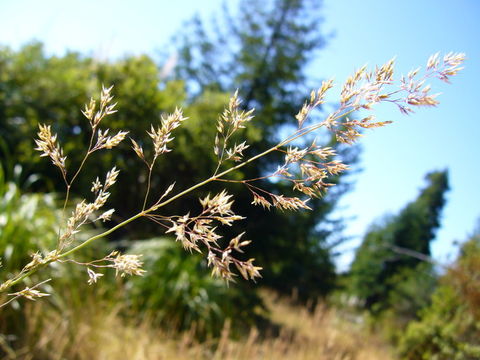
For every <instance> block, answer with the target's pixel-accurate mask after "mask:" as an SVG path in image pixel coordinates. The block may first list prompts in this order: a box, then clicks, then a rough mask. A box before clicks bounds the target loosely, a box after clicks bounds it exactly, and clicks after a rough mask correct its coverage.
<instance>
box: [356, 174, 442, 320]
mask: <svg viewBox="0 0 480 360" xmlns="http://www.w3.org/2000/svg"><path fill="white" fill-rule="evenodd" d="M426 179H427V181H428V185H427V186H426V187H425V188H424V189H423V190H422V191H421V192H420V195H419V196H418V197H417V199H416V200H415V201H413V202H411V203H410V204H408V205H407V206H406V207H405V208H404V209H403V210H402V211H401V212H400V213H399V214H398V215H396V216H392V217H390V218H388V219H387V220H386V221H385V223H384V224H382V225H377V226H373V227H372V228H371V229H370V231H368V233H367V234H366V235H365V237H364V239H363V242H362V244H361V246H360V247H359V248H358V250H357V253H356V255H355V259H354V261H353V263H352V266H351V270H350V286H351V289H352V292H353V294H355V295H356V296H357V297H358V298H359V299H360V300H362V301H363V302H364V305H365V307H366V308H367V309H370V310H373V311H374V312H376V311H380V310H385V309H386V308H388V307H391V306H392V305H393V303H394V302H395V300H393V299H392V297H395V295H396V297H397V299H398V296H399V294H402V292H403V293H404V294H406V293H408V291H406V290H405V289H404V288H405V286H403V285H405V284H407V283H408V281H410V282H412V279H416V280H418V282H415V284H417V286H418V287H417V289H416V291H417V295H419V294H420V293H421V292H422V291H423V290H425V286H424V285H419V284H421V283H422V282H421V281H420V279H422V276H427V277H429V276H430V277H431V275H432V272H431V266H430V267H429V266H427V265H426V264H424V262H423V261H422V260H421V258H422V257H423V256H422V255H424V256H425V257H428V256H429V255H430V243H431V241H432V240H433V239H434V237H435V231H436V230H437V229H438V227H439V226H440V215H441V211H442V209H443V206H444V205H445V192H446V191H447V190H448V173H447V171H437V172H432V173H430V174H428V175H427V177H426ZM412 254H413V255H414V256H412ZM422 287H423V289H421V288H422ZM427 295H428V294H427ZM417 300H418V299H417Z"/></svg>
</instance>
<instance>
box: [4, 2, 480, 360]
mask: <svg viewBox="0 0 480 360" xmlns="http://www.w3.org/2000/svg"><path fill="white" fill-rule="evenodd" d="M240 6H242V7H244V8H248V9H250V11H249V12H242V11H240V12H238V14H239V15H237V16H235V17H234V16H232V15H231V14H230V13H229V12H228V9H227V10H225V12H224V13H223V17H222V18H221V19H218V21H217V22H216V23H213V24H206V23H204V22H202V20H200V19H199V18H194V19H192V21H191V22H190V23H189V25H188V26H186V27H185V28H184V29H183V30H182V32H181V33H180V35H178V37H177V38H176V39H175V41H174V44H175V46H176V47H177V50H178V54H179V59H178V64H177V66H176V68H175V71H174V72H173V73H170V74H167V75H165V73H164V71H163V70H164V68H163V64H161V63H160V64H159V63H156V62H155V61H154V60H153V59H152V58H150V57H148V56H146V55H144V56H131V57H125V58H123V59H120V60H116V61H110V62H100V61H97V60H96V59H94V58H92V57H89V56H85V55H83V54H78V53H67V54H66V55H64V56H60V57H59V56H50V55H47V54H45V52H44V50H43V47H42V44H40V43H32V44H28V45H25V46H24V47H22V48H21V49H19V50H18V51H14V50H12V49H10V48H8V47H1V48H0V137H1V144H0V145H1V147H0V151H1V154H2V156H1V159H2V160H1V172H0V254H1V262H2V267H1V268H0V278H2V279H4V278H7V277H8V276H9V274H10V273H11V272H12V271H14V270H15V269H18V268H20V267H21V266H22V265H24V264H25V263H27V262H28V261H29V258H30V255H31V254H32V253H34V252H36V251H37V250H42V249H51V248H52V247H54V246H55V245H52V244H55V239H56V233H57V224H58V222H59V218H60V217H61V211H60V210H59V209H60V208H61V206H62V204H60V203H59V202H58V200H57V199H58V198H59V195H58V194H57V192H59V191H60V189H63V188H64V183H63V179H62V177H61V174H60V173H59V172H58V169H55V168H53V167H51V166H50V164H49V163H48V161H41V159H40V158H39V157H38V156H37V154H35V153H34V145H33V141H32V139H33V138H34V137H35V134H36V132H37V129H38V123H39V122H45V123H49V124H52V128H53V130H54V132H56V133H58V135H59V137H60V138H62V139H68V141H67V142H65V143H64V144H65V146H64V150H65V153H67V154H68V158H69V161H70V162H71V163H72V164H73V165H74V166H75V165H77V166H78V165H79V164H80V162H81V160H82V158H83V154H82V153H81V152H80V151H78V150H77V149H85V148H87V147H88V141H89V136H88V131H87V130H88V129H87V127H88V124H87V122H86V121H85V120H84V118H83V116H82V114H81V112H80V109H81V108H83V104H84V103H85V101H86V99H88V98H90V97H91V96H92V95H94V94H95V93H96V91H97V89H98V88H100V87H101V84H115V97H116V99H117V100H118V105H117V108H118V109H119V112H118V113H117V114H115V116H114V117H112V118H111V120H110V123H109V127H110V128H111V129H112V130H116V129H124V128H128V129H129V130H130V131H131V134H130V135H132V137H134V138H142V137H144V135H143V134H144V131H145V129H148V127H149V124H150V123H151V121H152V119H156V118H158V116H159V114H160V113H164V112H171V111H173V110H174V109H175V107H176V106H182V107H183V109H184V113H185V114H186V116H188V117H190V120H189V121H188V122H186V123H185V126H184V127H183V128H181V129H179V130H180V131H179V132H178V133H177V134H176V136H175V146H174V149H175V151H174V152H172V153H170V154H169V156H168V157H165V158H163V159H162V162H160V163H159V166H158V167H157V168H156V170H155V176H154V177H153V178H152V188H153V189H165V188H166V187H168V185H170V183H171V181H172V179H175V180H176V182H177V186H178V187H179V188H186V187H187V186H188V185H191V184H193V183H195V182H198V181H200V180H202V179H204V178H206V177H208V176H209V175H210V174H211V173H212V172H213V171H214V169H215V166H216V159H215V158H214V155H213V153H212V151H211V148H212V146H213V139H214V138H215V131H216V129H215V126H216V120H217V117H218V114H219V113H221V112H222V110H223V107H224V105H225V103H226V102H227V101H228V98H229V96H230V94H231V93H232V92H234V91H235V89H239V93H240V94H241V95H242V97H243V99H244V101H243V103H242V106H244V108H245V109H248V108H251V107H255V109H256V110H255V113H256V122H255V123H254V124H253V126H251V127H249V128H248V129H247V130H246V132H245V134H244V135H245V137H246V139H247V140H248V142H249V143H250V144H252V145H251V147H250V148H249V149H248V151H247V152H249V153H251V154H253V153H258V152H259V151H262V150H265V149H266V148H268V147H269V146H272V144H274V142H275V140H278V138H279V136H280V134H281V133H282V131H285V130H286V129H288V127H289V126H291V125H292V124H293V122H294V121H295V119H294V116H292V115H294V114H295V113H296V112H297V111H298V109H299V108H300V107H301V105H302V104H303V101H304V94H307V93H308V89H309V88H310V86H309V85H310V84H309V80H308V78H307V77H306V74H305V69H306V66H307V65H308V64H309V61H310V60H311V59H312V58H313V57H314V56H315V55H316V54H317V52H318V51H319V50H321V49H322V47H323V46H324V44H325V43H326V37H325V35H324V34H323V32H322V18H321V9H320V8H319V6H318V5H317V2H315V1H308V0H277V1H272V2H258V1H253V0H244V1H241V3H240ZM313 116H317V117H318V116H322V113H321V110H320V111H319V112H318V113H315V114H313ZM321 141H322V142H323V144H325V145H328V146H331V147H333V148H334V149H336V151H337V153H338V154H339V156H340V157H341V158H342V160H343V161H344V162H345V163H347V164H350V165H351V166H352V167H353V168H354V169H355V167H356V161H357V159H358V156H359V153H360V151H361V150H360V149H359V148H358V147H354V148H346V147H345V146H343V145H342V144H340V143H338V142H337V141H336V140H335V139H334V138H332V136H331V135H329V134H328V133H325V134H324V136H323V138H322V139H321ZM141 145H142V146H143V147H144V148H145V149H146V151H148V150H149V149H148V146H149V145H148V144H146V143H145V144H141ZM275 161H278V163H279V162H280V161H281V159H276V160H274V161H273V162H268V163H267V162H262V161H261V162H259V163H258V164H257V165H255V166H252V167H249V168H248V169H247V170H243V169H242V171H243V173H241V174H239V175H238V176H245V177H248V178H256V177H261V176H262V175H263V174H265V173H266V172H267V171H268V170H269V169H272V168H276V166H277V165H278V163H276V162H275ZM20 164H21V166H20ZM113 164H116V165H117V166H118V167H119V168H122V169H128V171H124V172H122V177H121V178H120V180H119V182H118V183H117V185H116V187H115V189H114V190H113V193H112V197H111V204H112V207H114V208H115V209H116V213H115V217H114V218H113V222H112V224H110V225H108V223H107V224H106V225H105V226H114V225H115V224H116V223H118V222H120V221H122V219H124V218H125V217H126V216H127V215H128V214H130V213H131V211H132V209H135V210H137V209H139V207H140V206H141V204H140V203H139V201H138V199H139V194H143V192H144V189H145V183H146V181H147V172H146V171H145V168H144V166H143V164H142V163H141V162H139V161H138V159H136V157H135V154H134V153H133V152H132V151H131V149H130V148H129V147H128V146H127V145H124V146H123V147H120V149H119V151H117V152H116V153H115V155H110V154H105V155H103V156H102V157H100V158H98V157H97V158H96V159H95V160H94V162H93V161H92V163H90V164H89V165H90V166H92V167H94V168H95V171H96V172H98V173H106V172H107V171H108V170H110V168H111V167H112V166H113ZM426 179H427V185H426V186H425V187H424V188H423V189H422V190H421V192H420V194H419V195H418V197H417V198H416V199H414V200H413V201H412V202H410V203H409V204H407V205H406V206H405V207H404V208H403V210H401V211H400V212H399V213H398V214H397V215H390V216H387V217H385V219H384V220H383V221H381V222H377V223H375V224H374V225H372V227H371V229H370V230H369V231H368V233H367V234H365V236H364V239H363V242H362V244H361V246H360V247H359V248H358V250H357V252H356V255H355V259H354V261H353V263H352V266H351V269H350V270H349V271H348V272H347V273H345V274H338V273H337V272H336V271H335V266H334V261H335V253H336V246H337V245H338V244H340V243H341V242H342V241H343V240H344V237H343V236H342V228H343V226H344V221H343V219H339V218H336V217H335V216H334V215H333V213H334V210H335V209H336V207H337V204H338V201H339V199H340V198H341V197H342V195H343V194H345V193H346V192H347V191H349V190H351V188H352V183H351V180H350V179H348V178H346V177H345V175H339V176H337V177H336V178H335V179H334V182H335V183H336V184H337V186H335V187H334V188H333V189H332V190H333V191H330V192H329V193H328V195H327V196H325V197H323V198H320V199H314V200H313V201H312V202H310V203H309V205H310V206H311V207H312V211H310V212H299V213H289V212H279V211H275V210H272V211H270V212H265V211H262V210H261V209H259V208H254V207H252V206H250V203H251V197H250V194H248V193H247V191H246V190H245V189H244V188H243V187H240V186H238V187H235V186H233V187H231V188H230V191H231V192H232V193H233V194H234V197H235V199H236V203H235V206H236V209H237V211H238V213H240V214H241V215H243V216H245V217H246V218H247V219H255V220H254V221H244V222H242V223H241V224H240V225H238V226H233V227H232V229H231V231H232V234H236V233H238V232H242V231H246V232H247V233H248V234H249V238H250V239H252V247H251V248H250V249H249V253H248V255H249V257H255V258H256V262H257V263H258V264H261V266H262V267H263V268H264V271H263V272H262V275H263V279H261V281H259V282H258V284H251V283H247V282H242V281H238V282H237V283H234V284H231V285H230V286H229V287H227V286H226V284H225V283H223V282H222V281H220V280H218V279H214V278H212V277H210V275H209V273H208V269H207V266H206V263H205V261H204V260H202V259H201V258H199V257H196V256H192V255H190V254H185V252H184V251H183V249H181V247H180V246H179V244H177V243H175V242H174V241H173V239H170V238H160V237H159V231H158V228H157V227H156V226H155V225H154V224H152V223H149V222H142V221H140V222H138V223H136V224H132V225H129V226H128V227H126V228H125V229H124V230H122V231H120V232H118V233H116V234H115V236H114V237H113V238H111V239H108V240H107V239H105V240H104V241H103V242H100V243H98V244H97V245H95V247H93V248H90V249H88V250H87V251H86V252H84V253H82V254H80V255H79V257H78V260H79V261H81V259H82V258H83V257H85V258H86V257H88V252H93V253H94V252H96V251H102V252H108V251H109V250H113V249H123V250H126V251H128V252H130V253H132V254H136V253H142V254H144V258H143V260H144V262H145V269H146V270H147V272H148V276H145V277H139V278H131V279H121V280H118V279H115V278H114V277H113V276H111V277H109V276H108V275H106V276H105V279H102V281H103V284H102V286H101V287H92V286H89V285H87V283H86V281H87V279H88V277H87V274H86V273H83V272H82V270H79V269H77V268H76V267H75V266H73V265H72V264H61V265H59V266H55V267H51V268H49V269H48V271H49V272H51V273H52V275H51V276H52V278H54V279H55V280H53V281H52V282H51V283H49V285H48V286H49V290H50V292H51V294H52V296H51V297H50V298H48V299H46V300H43V299H42V301H41V302H38V303H31V304H26V303H24V302H23V301H15V302H12V303H11V305H10V306H8V307H4V308H1V309H0V319H1V321H0V353H1V355H2V356H3V357H5V358H29V359H30V358H38V359H61V358H76V359H83V358H85V359H86V358H89V359H90V358H95V357H98V358H106V359H107V358H112V359H114V358H118V357H119V356H121V357H126V354H129V357H130V358H138V359H143V358H157V356H158V354H162V355H161V356H163V357H165V358H171V357H177V358H212V357H216V358H222V359H223V358H238V359H240V358H246V357H250V358H265V357H267V355H266V354H275V358H280V357H281V356H284V357H285V358H289V359H292V358H299V359H318V358H326V359H328V358H334V357H337V358H358V359H363V358H364V359H376V358H378V359H386V358H388V357H396V356H398V357H403V358H408V359H423V358H434V357H437V358H439V359H443V358H445V359H450V358H458V359H474V358H478V357H479V356H480V350H479V349H480V344H479V340H478V339H479V336H478V335H480V334H479V328H480V313H479V312H478V305H480V304H479V301H480V295H479V294H480V283H479V282H478V272H479V271H480V268H479V266H480V243H479V241H480V238H479V236H478V234H477V233H476V234H475V235H473V236H472V237H471V238H470V239H469V240H468V242H466V243H465V245H464V246H463V247H462V253H461V256H460V257H459V259H457V260H456V262H455V263H454V264H453V265H452V266H450V267H448V269H445V268H441V267H438V266H435V264H434V263H432V261H431V258H430V244H431V242H432V241H433V240H434V238H435V232H436V230H437V229H438V228H439V227H440V226H441V212H442V209H443V207H444V205H445V203H446V197H445V194H446V192H447V191H448V171H446V170H444V171H432V172H431V173H429V174H427V176H426ZM419 180H420V179H419ZM90 187H91V183H90V179H87V178H85V179H81V178H80V179H79V181H78V183H77V184H76V187H75V189H74V192H73V198H75V197H82V196H84V194H86V193H88V192H89V189H90ZM262 187H263V188H265V189H267V190H268V191H270V192H272V193H280V192H281V193H284V194H288V193H289V191H290V190H289V189H287V188H286V187H285V185H284V184H282V183H281V182H272V181H264V182H263V184H262ZM218 189H219V188H216V187H215V186H212V187H210V188H208V189H205V190H203V192H204V194H206V193H207V192H209V191H215V190H218ZM197 195H198V194H195V195H194V197H189V196H187V197H185V198H183V199H182V201H179V202H177V203H175V204H173V205H171V206H169V208H168V211H169V212H172V213H176V214H182V213H186V212H188V211H189V210H191V209H192V207H195V206H197V205H194V204H197V200H196V199H197ZM192 204H193V205H192ZM240 229H241V230H240ZM99 230H100V229H96V228H93V227H91V228H90V229H89V230H88V231H89V232H90V233H95V232H98V231H99ZM239 230H240V231H239ZM225 235H228V234H225ZM139 239H140V240H139ZM29 281H30V283H31V284H32V283H35V279H34V278H32V279H29ZM279 294H280V295H282V296H283V297H278V296H279ZM287 299H288V300H287ZM0 300H1V299H0ZM327 304H328V305H327ZM367 328H368V330H369V331H370V334H371V335H369V336H368V337H367V339H368V341H363V342H359V341H358V340H356V339H359V337H360V334H364V331H365V329H367ZM378 334H382V335H378ZM119 354H121V355H119ZM272 356H273V355H272Z"/></svg>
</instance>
